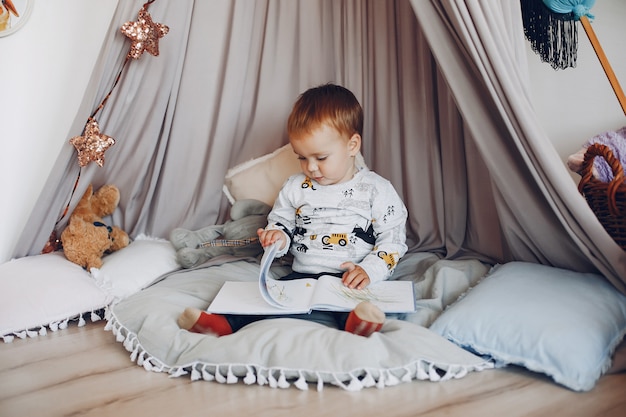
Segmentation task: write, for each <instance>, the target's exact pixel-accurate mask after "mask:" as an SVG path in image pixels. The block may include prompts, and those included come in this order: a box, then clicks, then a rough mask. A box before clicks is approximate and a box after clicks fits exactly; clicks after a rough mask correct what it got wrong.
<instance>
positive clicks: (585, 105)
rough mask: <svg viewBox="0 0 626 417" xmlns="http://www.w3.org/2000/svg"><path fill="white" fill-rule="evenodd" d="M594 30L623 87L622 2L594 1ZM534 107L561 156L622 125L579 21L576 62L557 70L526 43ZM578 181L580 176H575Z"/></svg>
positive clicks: (625, 6)
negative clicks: (574, 65) (542, 60)
mask: <svg viewBox="0 0 626 417" xmlns="http://www.w3.org/2000/svg"><path fill="white" fill-rule="evenodd" d="M592 13H593V14H594V15H595V19H594V20H593V22H592V27H593V30H594V32H595V34H596V36H597V37H598V40H599V41H600V44H601V46H602V49H603V50H604V53H605V54H606V56H607V58H608V60H609V62H610V64H611V67H612V68H613V71H614V72H615V75H616V76H617V79H618V80H619V82H620V84H621V87H622V89H624V90H626V54H624V47H623V42H624V40H625V39H626V25H624V18H626V1H624V0H605V1H597V2H596V3H595V5H594V7H593V9H592ZM528 51H529V52H528V62H529V67H530V72H531V83H532V94H533V102H534V105H535V109H536V111H537V113H538V115H539V118H540V120H541V122H542V124H543V126H544V129H545V130H546V132H547V134H548V136H549V137H550V138H551V140H552V143H553V144H554V146H555V148H556V149H557V151H558V153H559V155H561V156H562V157H563V160H566V159H567V156H568V155H570V154H572V153H574V152H576V151H577V150H578V149H580V147H581V145H582V144H583V143H584V142H585V141H586V140H587V139H589V138H591V137H593V136H595V135H597V134H599V133H603V132H605V131H608V130H617V129H619V128H621V127H623V126H626V116H625V115H624V112H623V111H622V108H621V106H620V104H619V102H618V101H617V98H616V97H615V94H614V93H613V90H612V89H611V84H610V83H609V81H608V80H607V78H606V75H605V74H604V71H603V70H602V66H601V65H600V61H599V60H598V58H597V57H596V55H595V52H594V50H593V48H592V46H591V43H590V42H589V39H588V38H587V35H586V34H585V31H584V29H583V27H582V25H578V64H577V66H576V67H575V68H568V69H565V70H558V71H555V70H553V69H552V67H551V66H550V65H549V64H547V63H542V62H541V61H540V59H539V56H538V55H536V54H534V52H532V51H530V47H529V48H528ZM574 178H575V179H576V181H578V179H579V177H578V176H575V177H574Z"/></svg>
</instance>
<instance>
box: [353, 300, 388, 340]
mask: <svg viewBox="0 0 626 417" xmlns="http://www.w3.org/2000/svg"><path fill="white" fill-rule="evenodd" d="M384 322H385V313H383V312H382V310H381V309H380V308H378V307H376V306H375V305H374V304H372V303H370V302H369V301H362V302H360V303H359V304H357V306H356V307H355V308H354V310H352V311H351V312H350V314H349V315H348V320H346V328H345V330H346V331H347V332H350V333H354V334H358V335H359V336H365V337H369V336H370V335H371V334H372V333H374V332H377V331H379V330H380V329H381V328H382V327H383V323H384Z"/></svg>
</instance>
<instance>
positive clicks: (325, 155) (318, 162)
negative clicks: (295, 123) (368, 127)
mask: <svg viewBox="0 0 626 417" xmlns="http://www.w3.org/2000/svg"><path fill="white" fill-rule="evenodd" d="M289 141H290V142H291V146H292V148H293V150H294V152H295V153H296V155H298V159H299V160H300V166H301V168H302V172H303V173H304V174H305V175H306V176H308V177H309V178H311V179H313V180H315V181H316V182H317V183H318V184H320V185H332V184H340V183H342V182H346V181H349V180H350V179H352V177H353V176H354V173H355V172H356V168H355V162H354V161H355V156H356V154H357V153H358V152H359V150H360V149H361V136H360V135H358V134H356V133H355V134H354V135H352V136H351V137H346V136H342V135H341V133H339V132H338V131H337V130H336V129H334V128H333V127H330V126H328V125H326V124H322V125H321V126H320V127H318V128H317V129H315V130H313V132H311V133H306V134H302V135H300V136H297V137H291V138H289Z"/></svg>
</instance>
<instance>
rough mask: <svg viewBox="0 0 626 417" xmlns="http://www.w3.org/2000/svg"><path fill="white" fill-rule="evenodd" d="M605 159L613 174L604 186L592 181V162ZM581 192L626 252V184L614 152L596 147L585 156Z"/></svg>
mask: <svg viewBox="0 0 626 417" xmlns="http://www.w3.org/2000/svg"><path fill="white" fill-rule="evenodd" d="M596 156H601V157H603V158H604V159H605V160H606V162H608V164H609V166H610V167H611V170H612V171H613V180H612V181H611V182H602V181H600V180H598V179H596V178H594V177H593V160H594V158H595V157H596ZM580 174H581V175H582V178H581V180H580V183H579V184H578V190H579V191H580V192H581V194H582V195H584V196H585V198H586V199H587V203H588V204H589V207H591V209H592V210H593V212H594V213H595V214H596V216H597V217H598V220H600V223H602V226H604V229H605V230H606V231H607V232H608V233H609V235H611V237H612V238H613V240H615V242H617V244H618V245H620V246H621V248H622V249H624V250H626V183H625V182H624V169H623V167H622V165H621V163H620V161H618V160H617V159H616V158H615V156H614V155H613V152H612V151H611V148H609V147H608V146H605V145H601V144H599V143H595V144H593V145H591V146H589V148H587V152H585V159H584V160H583V164H582V169H581V172H580Z"/></svg>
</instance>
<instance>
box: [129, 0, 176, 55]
mask: <svg viewBox="0 0 626 417" xmlns="http://www.w3.org/2000/svg"><path fill="white" fill-rule="evenodd" d="M169 30H170V28H169V27H167V26H165V25H162V24H160V23H155V22H153V21H152V17H151V16H150V13H148V11H147V10H146V9H145V8H142V9H141V10H139V15H138V16H137V21H136V22H126V23H124V24H123V25H122V27H121V28H120V31H121V32H122V33H123V34H124V35H125V36H126V37H128V38H129V39H130V40H131V41H132V44H131V46H130V51H128V55H126V57H127V58H133V59H139V57H141V55H142V54H143V52H144V51H148V52H149V53H150V54H152V55H154V56H158V55H159V39H160V38H162V37H163V36H165V35H166V34H167V32H169Z"/></svg>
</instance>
